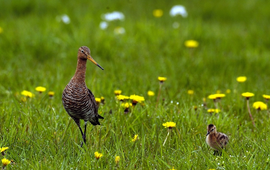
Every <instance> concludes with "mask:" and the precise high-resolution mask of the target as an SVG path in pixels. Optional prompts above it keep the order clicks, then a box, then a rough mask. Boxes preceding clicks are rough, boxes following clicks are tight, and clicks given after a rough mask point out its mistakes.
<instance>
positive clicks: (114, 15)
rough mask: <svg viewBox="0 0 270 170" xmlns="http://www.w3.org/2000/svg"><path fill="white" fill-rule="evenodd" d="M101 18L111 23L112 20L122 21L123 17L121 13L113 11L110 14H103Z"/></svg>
mask: <svg viewBox="0 0 270 170" xmlns="http://www.w3.org/2000/svg"><path fill="white" fill-rule="evenodd" d="M102 18H103V19H104V20H106V21H113V20H124V19H125V16H124V14H123V13H122V12H118V11H114V12H112V13H106V14H104V15H103V16H102Z"/></svg>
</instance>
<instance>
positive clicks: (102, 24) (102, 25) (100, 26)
mask: <svg viewBox="0 0 270 170" xmlns="http://www.w3.org/2000/svg"><path fill="white" fill-rule="evenodd" d="M107 27H108V23H107V22H106V21H102V22H100V24H99V28H100V29H102V30H105V29H106V28H107Z"/></svg>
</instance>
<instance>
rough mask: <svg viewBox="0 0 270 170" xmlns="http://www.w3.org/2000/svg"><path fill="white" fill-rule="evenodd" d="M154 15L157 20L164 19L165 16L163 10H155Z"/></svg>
mask: <svg viewBox="0 0 270 170" xmlns="http://www.w3.org/2000/svg"><path fill="white" fill-rule="evenodd" d="M153 15H154V17H156V18H160V17H162V15H163V11H162V10H161V9H155V10H154V11H153Z"/></svg>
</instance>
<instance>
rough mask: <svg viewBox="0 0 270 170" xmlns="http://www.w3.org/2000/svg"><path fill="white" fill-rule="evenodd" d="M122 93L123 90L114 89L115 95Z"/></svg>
mask: <svg viewBox="0 0 270 170" xmlns="http://www.w3.org/2000/svg"><path fill="white" fill-rule="evenodd" d="M121 93H122V90H114V94H115V95H120V94H121Z"/></svg>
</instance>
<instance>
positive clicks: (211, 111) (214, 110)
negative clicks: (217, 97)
mask: <svg viewBox="0 0 270 170" xmlns="http://www.w3.org/2000/svg"><path fill="white" fill-rule="evenodd" d="M207 112H208V113H219V112H220V110H219V109H208V110H207Z"/></svg>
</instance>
